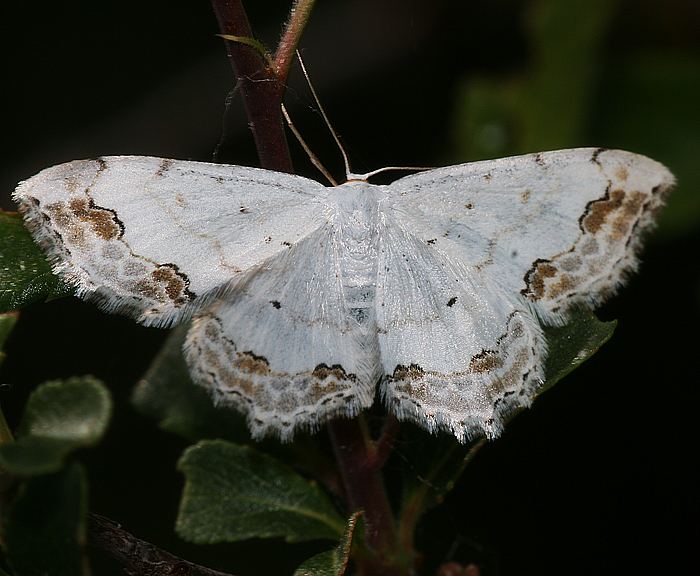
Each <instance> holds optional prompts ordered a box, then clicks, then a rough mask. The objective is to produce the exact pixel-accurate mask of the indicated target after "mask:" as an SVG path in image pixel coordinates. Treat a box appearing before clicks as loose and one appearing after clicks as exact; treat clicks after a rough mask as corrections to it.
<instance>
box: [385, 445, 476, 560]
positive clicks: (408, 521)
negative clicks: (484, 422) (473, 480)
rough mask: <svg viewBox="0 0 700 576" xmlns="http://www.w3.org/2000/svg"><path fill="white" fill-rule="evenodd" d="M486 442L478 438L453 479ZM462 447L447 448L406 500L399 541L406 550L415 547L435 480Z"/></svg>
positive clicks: (455, 477)
mask: <svg viewBox="0 0 700 576" xmlns="http://www.w3.org/2000/svg"><path fill="white" fill-rule="evenodd" d="M485 444H486V440H485V439H483V438H482V439H481V440H478V441H477V442H475V443H474V444H473V445H472V446H471V447H470V448H469V451H468V452H467V453H466V454H465V455H464V458H463V459H462V462H461V465H460V467H459V471H458V472H457V473H456V474H455V475H454V477H453V481H456V480H457V478H459V476H460V475H461V474H462V472H463V471H464V469H465V468H466V467H467V465H468V464H469V463H470V462H471V461H472V460H473V459H474V457H475V456H476V455H477V453H478V452H479V450H481V448H482V447H483V446H484V445H485ZM461 449H462V448H461V447H460V446H459V445H458V444H457V443H454V444H453V445H452V446H451V447H450V449H449V450H446V451H445V452H444V453H443V455H442V458H441V460H440V461H439V462H438V463H437V464H435V465H434V466H433V467H432V469H431V471H430V474H428V476H427V477H426V478H425V479H424V481H423V483H422V485H421V487H420V488H418V489H417V490H415V491H414V492H413V494H411V496H410V497H409V498H408V499H407V500H406V501H405V502H404V504H403V507H402V509H401V513H400V514H399V535H398V539H399V543H400V546H401V547H402V548H403V549H404V550H412V549H413V540H414V536H415V530H416V525H417V524H418V520H419V519H420V518H421V516H422V515H423V513H424V512H425V510H426V500H427V498H428V496H429V494H430V492H431V491H433V490H435V488H434V487H433V482H434V481H435V479H436V478H437V477H438V476H439V475H440V473H441V472H442V469H443V467H444V466H445V465H446V464H447V463H448V462H449V461H450V459H451V458H452V457H453V453H454V452H455V451H457V450H461Z"/></svg>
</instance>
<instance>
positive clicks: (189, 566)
mask: <svg viewBox="0 0 700 576" xmlns="http://www.w3.org/2000/svg"><path fill="white" fill-rule="evenodd" d="M88 543H89V545H90V546H91V547H93V548H96V549H98V550H101V551H102V552H103V553H104V554H106V555H107V556H109V557H110V558H112V559H113V560H115V561H116V562H118V563H119V565H120V566H121V568H122V570H124V574H129V575H133V576H135V575H141V574H149V575H151V576H173V575H175V574H182V575H185V574H187V575H189V576H232V575H231V574H228V573H225V572H219V571H218V570H212V569H211V568H206V567H204V566H199V565H198V564H193V563H192V562H187V561H186V560H183V559H182V558H178V557H177V556H174V555H172V554H170V553H169V552H166V551H165V550H162V549H160V548H158V547H157V546H154V545H153V544H151V543H150V542H145V541H144V540H140V539H139V538H136V536H134V535H133V534H130V533H129V532H127V531H126V530H124V529H122V528H121V526H119V524H117V523H116V522H113V521H112V520H109V519H108V518H105V517H103V516H99V515H97V514H90V518H89V523H88Z"/></svg>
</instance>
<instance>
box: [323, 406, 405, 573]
mask: <svg viewBox="0 0 700 576" xmlns="http://www.w3.org/2000/svg"><path fill="white" fill-rule="evenodd" d="M363 426H364V419H363V418H362V416H359V417H357V418H355V419H352V420H345V419H338V420H333V421H332V422H330V423H329V424H328V431H329V434H330V438H331V443H332V445H333V451H334V453H335V457H336V461H337V462H338V467H339V469H340V474H341V477H342V479H343V485H344V486H345V492H346V494H347V500H348V506H349V508H350V510H349V511H350V512H356V511H357V510H363V511H364V513H365V543H366V545H367V548H368V549H369V552H370V553H371V555H367V556H362V557H358V558H356V563H357V565H358V573H359V574H362V575H367V576H370V575H372V576H374V575H379V574H381V575H386V576H388V575H391V576H399V575H403V574H407V573H408V569H407V567H404V566H402V564H403V562H402V560H401V558H399V557H398V554H397V552H398V551H397V547H396V544H397V539H396V525H395V522H394V516H393V513H392V510H391V506H390V504H389V499H388V497H387V493H386V488H385V486H384V478H383V476H382V473H381V467H378V466H376V465H373V464H376V463H377V460H376V459H375V458H374V457H373V456H374V454H375V452H376V448H375V446H374V443H372V442H371V440H370V439H369V438H368V436H367V435H366V434H365V433H364V430H363Z"/></svg>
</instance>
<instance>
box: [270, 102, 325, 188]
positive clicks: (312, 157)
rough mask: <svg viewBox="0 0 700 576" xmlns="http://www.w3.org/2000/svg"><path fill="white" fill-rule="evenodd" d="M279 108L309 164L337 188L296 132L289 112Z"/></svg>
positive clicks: (283, 107)
mask: <svg viewBox="0 0 700 576" xmlns="http://www.w3.org/2000/svg"><path fill="white" fill-rule="evenodd" d="M280 107H281V109H282V115H283V116H284V119H285V121H286V122H287V126H289V129H290V130H291V131H292V134H294V137H295V138H296V139H297V142H299V144H301V147H302V148H303V149H304V152H306V154H307V155H308V157H309V160H311V163H312V164H313V165H314V166H316V168H317V169H318V171H319V172H320V173H321V174H323V175H324V176H325V178H326V179H327V180H328V181H329V182H330V183H331V186H337V185H338V182H336V181H335V179H334V178H333V176H331V173H330V172H329V171H328V170H327V169H326V167H325V166H324V165H323V164H321V161H320V160H319V159H318V156H316V154H314V153H313V152H312V151H311V148H309V145H308V144H307V143H306V140H304V138H303V137H302V135H301V132H299V130H297V127H296V126H295V125H294V122H292V118H291V116H290V115H289V112H287V107H286V106H285V105H284V104H280Z"/></svg>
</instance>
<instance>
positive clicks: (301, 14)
mask: <svg viewBox="0 0 700 576" xmlns="http://www.w3.org/2000/svg"><path fill="white" fill-rule="evenodd" d="M315 2H316V0H295V1H294V5H293V6H292V9H291V10H290V11H289V20H287V25H286V26H285V29H284V33H283V34H282V38H280V42H279V44H278V45H277V51H276V52H275V57H274V58H273V59H272V69H273V71H274V73H275V75H276V76H277V79H278V80H279V81H280V82H282V83H284V82H286V81H287V75H288V74H289V68H290V66H291V65H292V60H294V53H295V51H296V49H297V46H298V45H299V40H300V39H301V34H302V32H303V31H304V28H305V27H306V24H307V22H308V21H309V16H311V10H312V9H313V7H314V4H315Z"/></svg>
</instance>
